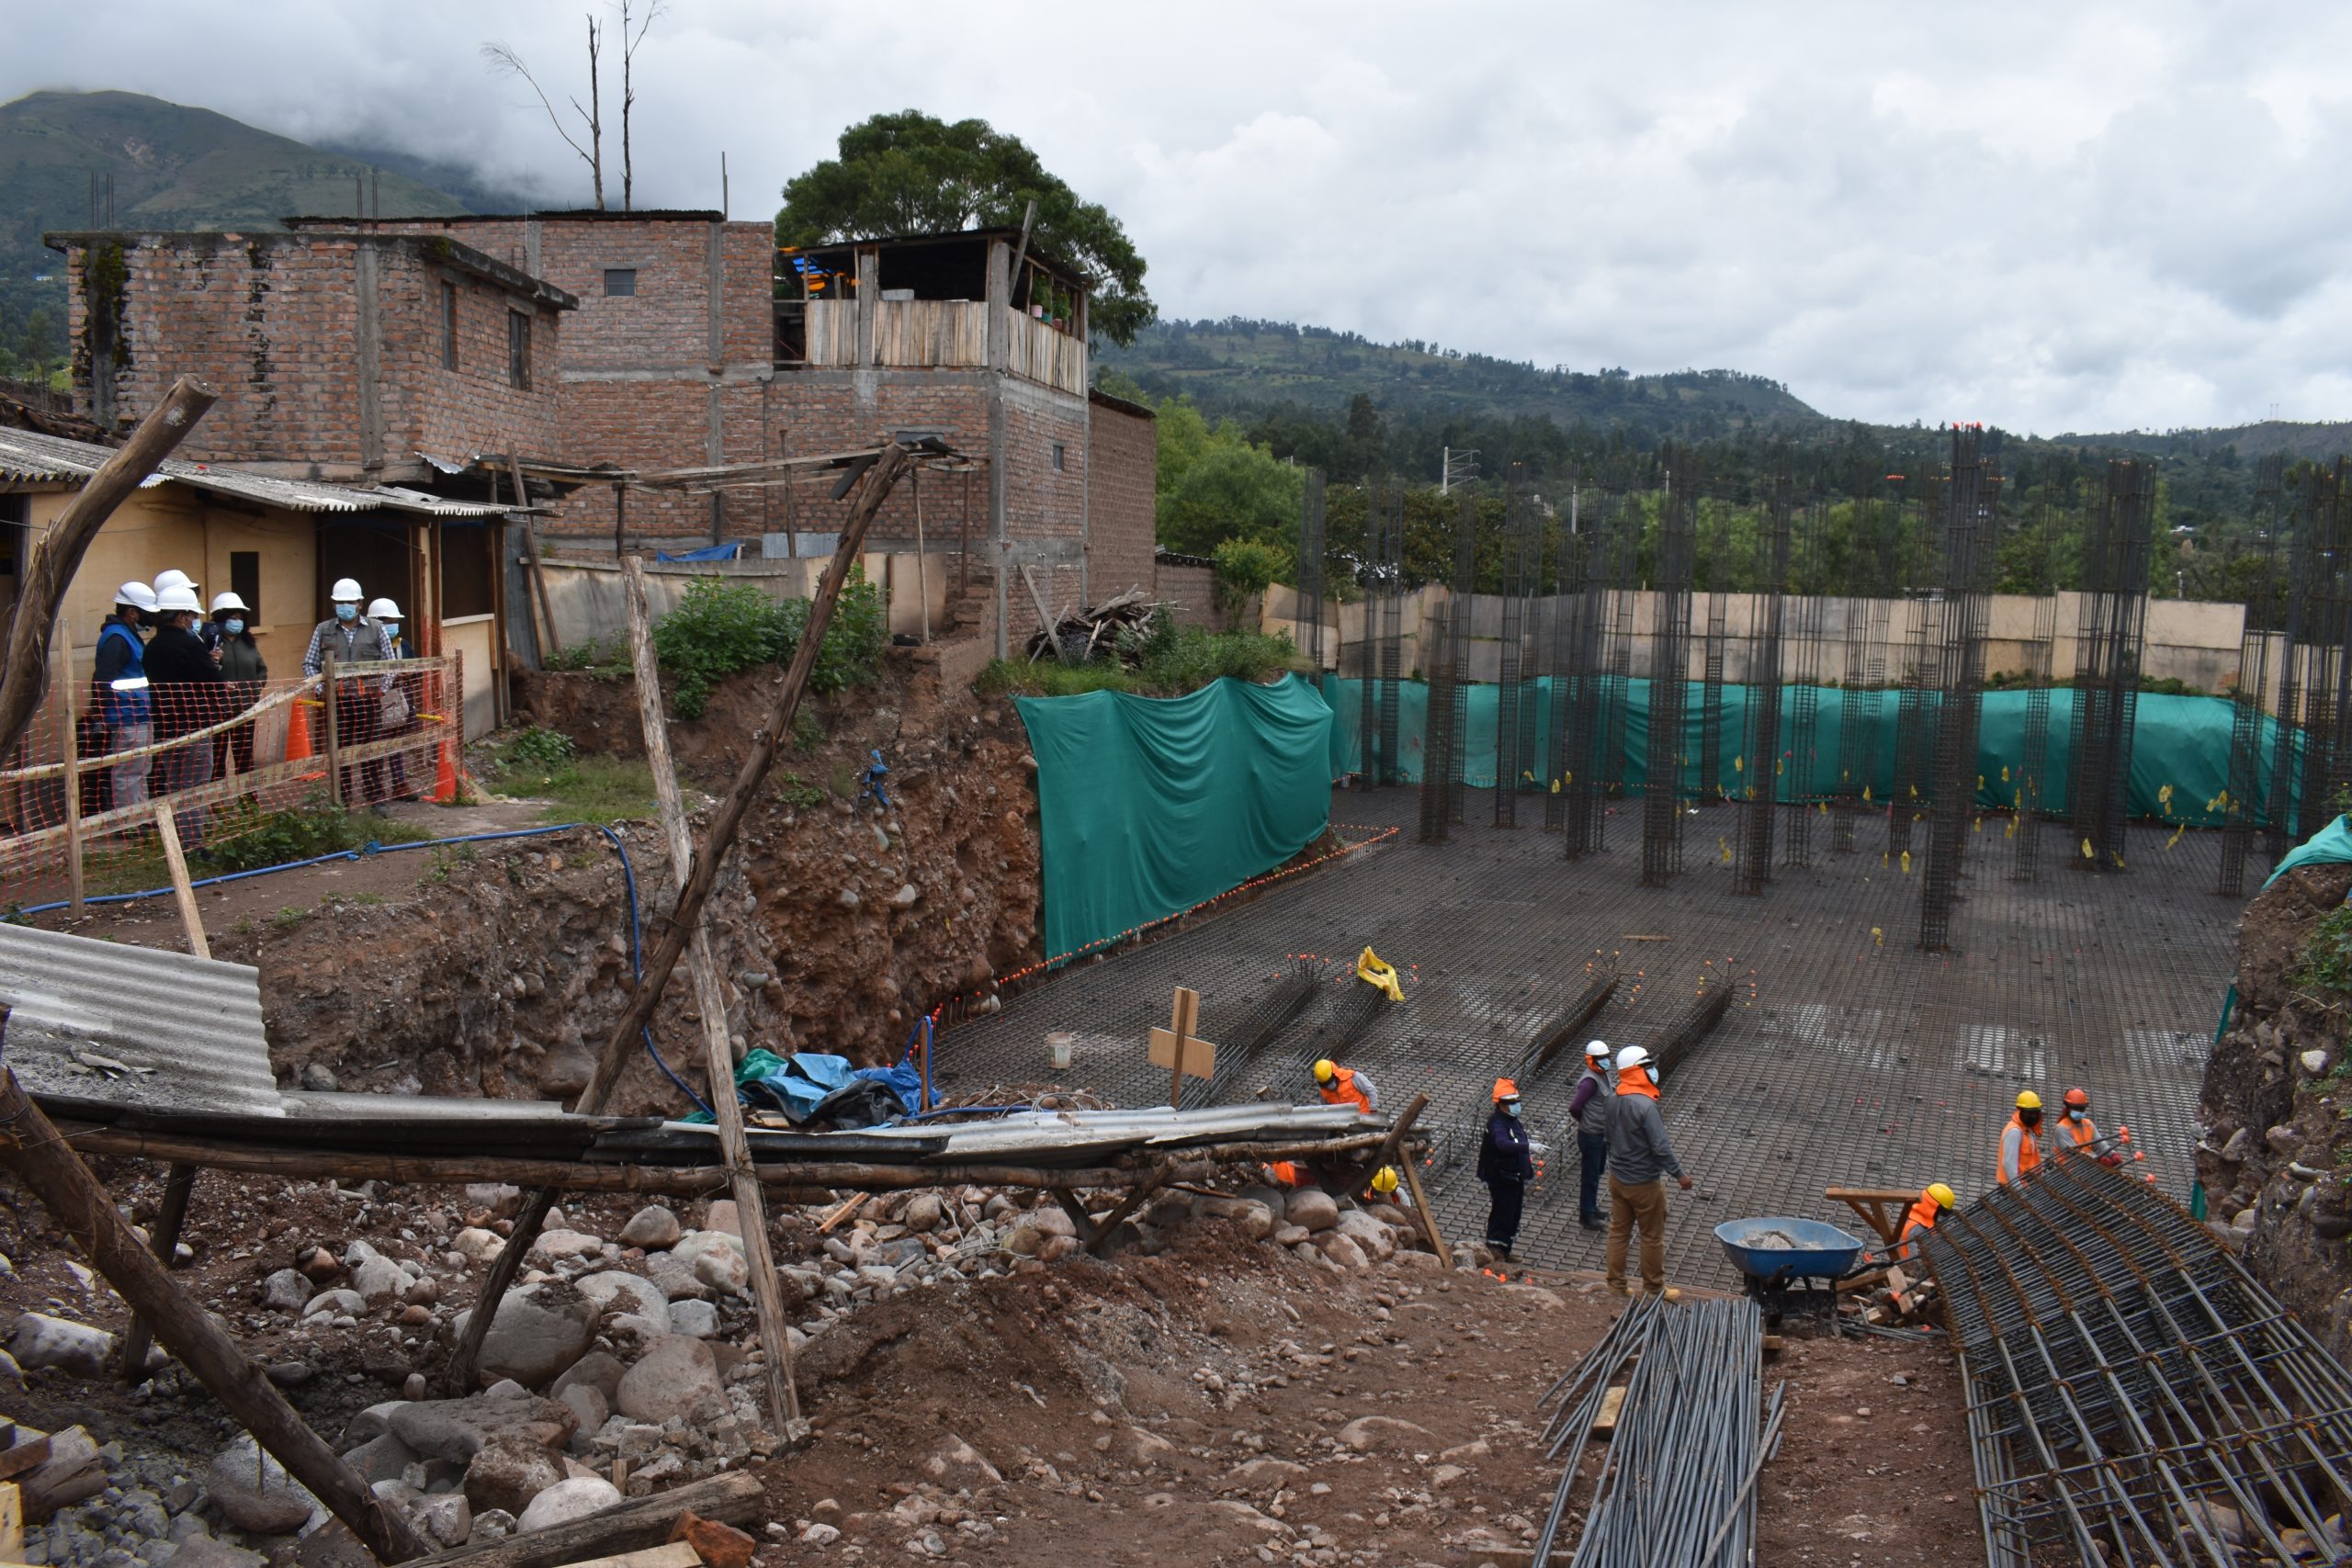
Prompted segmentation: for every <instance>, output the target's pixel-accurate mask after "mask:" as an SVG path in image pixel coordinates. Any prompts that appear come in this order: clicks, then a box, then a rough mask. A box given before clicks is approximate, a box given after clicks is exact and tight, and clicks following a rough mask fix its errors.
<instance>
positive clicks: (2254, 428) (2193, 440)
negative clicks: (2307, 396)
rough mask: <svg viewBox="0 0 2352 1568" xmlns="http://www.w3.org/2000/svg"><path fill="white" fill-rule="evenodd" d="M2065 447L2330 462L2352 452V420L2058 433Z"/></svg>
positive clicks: (2250, 459)
mask: <svg viewBox="0 0 2352 1568" xmlns="http://www.w3.org/2000/svg"><path fill="white" fill-rule="evenodd" d="M2051 439H2052V441H2054V442H2056V443H2057V444H2059V445H2061V446H2112V447H2121V448H2125V449H2128V450H2131V451H2137V452H2152V453H2154V454H2155V455H2156V456H2158V457H2218V456H2221V455H2222V454H2223V453H2226V452H2232V451H2234V453H2235V454H2236V455H2237V456H2238V457H2241V458H2244V459H2245V460H2247V461H2249V462H2250V461H2252V460H2253V459H2255V458H2256V457H2268V456H2269V455H2270V454H2271V453H2273V452H2281V453H2284V454H2285V455H2286V456H2287V458H2288V460H2289V461H2290V462H2291V461H2292V460H2294V459H2295V458H2297V457H2309V458H2312V459H2313V460H2314V461H2318V462H2332V461H2334V460H2335V458H2336V457H2341V456H2343V455H2345V454H2346V453H2352V423H2347V422H2346V421H2343V420H2308V421H2306V420H2290V419H2266V420H2260V421H2257V422H2256V423H2253V424H2232V425H2220V426H2216V427H2213V428H2211V429H2205V430H2166V431H2161V432H2159V431H2148V430H2129V431H2125V432H2123V433H2122V434H2114V435H2058V436H2052V438H2051Z"/></svg>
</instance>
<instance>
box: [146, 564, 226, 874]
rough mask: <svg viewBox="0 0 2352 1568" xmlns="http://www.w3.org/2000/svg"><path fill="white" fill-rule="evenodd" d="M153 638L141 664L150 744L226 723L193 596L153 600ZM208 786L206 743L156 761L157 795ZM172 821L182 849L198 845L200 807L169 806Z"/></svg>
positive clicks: (180, 592)
mask: <svg viewBox="0 0 2352 1568" xmlns="http://www.w3.org/2000/svg"><path fill="white" fill-rule="evenodd" d="M155 606H156V614H155V636H154V639H153V641H151V642H150V643H148V645H147V655H146V659H145V660H144V662H145V665H146V669H147V677H148V679H149V680H151V681H153V682H154V685H153V689H152V690H153V697H154V700H155V739H157V740H159V741H163V740H176V739H179V738H180V737H182V736H185V735H194V734H195V733H196V731H198V730H199V729H208V728H211V727H212V726H213V725H215V724H217V723H219V722H220V720H221V719H223V718H226V717H227V716H228V705H227V698H226V697H225V696H224V694H223V693H224V690H225V688H224V687H223V686H222V684H221V678H220V666H219V665H217V664H215V663H213V662H212V654H211V652H210V650H209V649H206V648H205V646H204V644H203V643H202V642H200V641H198V638H197V635H196V626H197V623H198V621H200V620H202V619H203V618H204V605H203V604H202V603H201V602H199V601H198V598H197V596H196V590H195V589H193V588H185V587H182V588H166V589H164V591H163V592H161V593H158V594H156V595H155ZM211 782H212V742H211V740H210V739H209V737H205V738H199V739H193V740H189V741H187V743H185V744H183V745H180V746H175V747H174V748H172V749H171V750H168V751H165V752H164V754H163V755H162V756H161V757H160V758H159V759H158V760H157V761H156V763H155V771H154V774H153V787H154V788H155V789H156V790H157V791H158V792H160V793H163V794H166V795H189V794H191V793H193V792H194V791H196V790H198V789H201V788H202V787H203V786H204V785H206V784H209V783H211ZM173 815H174V817H175V819H176V826H177V828H178V829H179V836H180V842H181V843H182V844H183V845H185V846H186V847H187V848H188V849H191V850H192V849H194V848H196V847H197V846H198V844H200V843H202V842H203V841H204V819H205V815H206V812H205V808H204V807H202V806H199V805H187V806H175V808H174V813H173Z"/></svg>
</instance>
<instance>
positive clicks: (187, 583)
mask: <svg viewBox="0 0 2352 1568" xmlns="http://www.w3.org/2000/svg"><path fill="white" fill-rule="evenodd" d="M195 586H196V579H194V578H193V577H190V576H189V575H188V574H187V573H186V572H184V571H182V570H180V569H179V568H177V567H173V568H171V569H170V570H167V571H159V572H157V573H156V574H155V592H158V593H161V592H163V591H164V589H166V588H193V587H195Z"/></svg>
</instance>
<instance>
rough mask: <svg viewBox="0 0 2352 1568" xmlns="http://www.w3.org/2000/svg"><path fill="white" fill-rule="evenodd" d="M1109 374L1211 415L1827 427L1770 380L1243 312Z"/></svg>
mask: <svg viewBox="0 0 2352 1568" xmlns="http://www.w3.org/2000/svg"><path fill="white" fill-rule="evenodd" d="M1099 358H1100V361H1101V363H1102V365H1103V367H1104V368H1105V369H1106V370H1111V371H1116V372H1118V373H1120V374H1122V375H1124V376H1125V377H1127V378H1129V379H1131V380H1133V381H1134V382H1136V384H1137V385H1138V386H1141V387H1142V388H1143V389H1145V390H1146V391H1148V392H1151V393H1153V394H1154V395H1155V396H1159V397H1168V396H1171V395H1175V394H1179V393H1182V394H1184V395H1187V396H1190V397H1191V398H1192V399H1193V401H1194V402H1196V403H1198V404H1199V405H1200V407H1201V409H1202V410H1203V412H1206V413H1208V414H1210V415H1211V416H1212V417H1217V416H1223V415H1233V416H1236V417H1243V418H1246V417H1248V416H1250V415H1254V414H1261V413H1264V412H1269V411H1272V410H1275V409H1282V408H1289V409H1295V410H1297V411H1299V412H1305V413H1310V414H1330V413H1335V412H1341V411H1344V410H1345V409H1346V407H1347V406H1348V402H1349V400H1351V398H1353V397H1354V396H1355V395H1356V394H1357V393H1358V392H1369V393H1370V394H1371V395H1372V398H1373V400H1374V402H1376V403H1377V404H1379V405H1380V408H1381V410H1382V412H1384V413H1385V414H1387V415H1389V416H1390V417H1392V418H1395V417H1397V416H1400V415H1401V416H1407V417H1410V418H1413V419H1416V420H1429V419H1445V418H1448V417H1454V418H1462V419H1465V420H1513V419H1526V418H1536V419H1548V420H1550V421H1552V422H1553V423H1556V424H1560V425H1573V424H1579V423H1582V424H1589V425H1593V426H1596V427H1600V428H1608V427H1610V426H1628V427H1639V428H1642V429H1645V430H1653V431H1657V432H1660V433H1663V434H1678V435H1691V436H1698V435H1723V434H1731V433H1733V432H1735V431H1753V432H1759V433H1760V432H1785V433H1786V434H1791V435H1803V434H1816V433H1818V432H1820V431H1822V430H1824V429H1825V428H1826V427H1827V426H1828V425H1829V423H1831V422H1830V421H1829V420H1828V419H1826V417H1825V416H1824V415H1822V414H1821V413H1819V412H1816V411H1815V410H1814V409H1812V408H1810V407H1808V406H1806V405H1805V404H1804V402H1803V401H1801V400H1799V399H1797V398H1795V397H1793V396H1792V395H1791V393H1790V392H1789V389H1787V388H1786V387H1784V386H1782V385H1781V383H1779V382H1778V381H1773V380H1770V379H1767V378H1764V377H1760V376H1750V375H1747V374H1745V373H1743V372H1740V371H1736V370H1679V371H1674V372H1671V373H1668V374H1665V375H1644V376H1635V375H1632V374H1630V373H1628V372H1626V371H1624V370H1622V369H1606V370H1597V371H1577V370H1568V369H1565V368H1558V367H1554V368H1545V367H1539V366H1535V365H1532V364H1525V363H1521V362H1519V361H1514V360H1508V359H1498V358H1494V357H1492V356H1490V355H1483V354H1464V353H1461V352H1459V351H1457V350H1453V349H1444V348H1439V347H1437V346H1436V345H1433V344H1425V343H1417V342H1407V343H1397V344H1376V343H1373V342H1371V341H1370V340H1369V339H1366V338H1363V337H1361V336H1359V335H1357V334H1356V333H1338V332H1333V331H1331V330H1329V328H1325V327H1302V326H1296V325H1294V324H1292V323H1291V322H1288V321H1250V320H1246V319H1244V318H1240V317H1234V318H1229V319H1227V320H1226V321H1159V322H1155V323H1154V324H1153V325H1151V326H1150V327H1148V328H1147V329H1145V331H1144V332H1143V333H1140V334H1138V335H1137V337H1136V341H1135V344H1134V345H1133V346H1132V347H1129V348H1124V349H1123V348H1120V347H1119V346H1118V345H1116V344H1110V343H1104V344H1101V345H1100V354H1099Z"/></svg>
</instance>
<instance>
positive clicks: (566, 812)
mask: <svg viewBox="0 0 2352 1568" xmlns="http://www.w3.org/2000/svg"><path fill="white" fill-rule="evenodd" d="M482 782H483V783H484V784H488V785H489V786H490V787H491V788H492V789H494V790H496V791H497V792H498V793H499V794H501V795H524V796H527V797H529V798H531V799H534V800H545V801H548V802H549V803H550V804H549V805H548V809H547V810H546V811H545V812H543V813H541V814H540V818H539V820H541V821H543V822H593V823H597V824H599V825H602V824H605V823H611V822H619V821H624V820H628V819H631V818H647V817H650V816H652V815H653V814H654V810H655V803H654V795H653V770H652V769H650V768H649V767H647V766H646V764H645V761H644V760H643V759H642V758H620V757H582V756H581V755H580V754H579V749H578V748H577V747H575V746H573V745H572V743H571V738H570V737H569V736H565V735H560V734H558V733H557V732H556V731H554V730H552V729H522V730H517V731H516V732H515V734H513V735H510V736H505V737H503V738H501V739H496V740H493V741H492V742H491V745H490V749H489V761H488V765H487V767H486V769H485V772H484V775H483V780H482Z"/></svg>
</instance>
